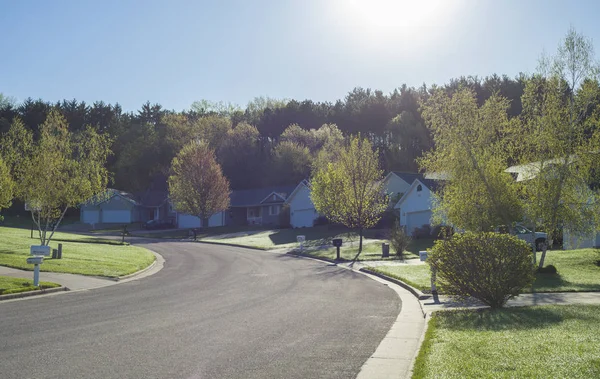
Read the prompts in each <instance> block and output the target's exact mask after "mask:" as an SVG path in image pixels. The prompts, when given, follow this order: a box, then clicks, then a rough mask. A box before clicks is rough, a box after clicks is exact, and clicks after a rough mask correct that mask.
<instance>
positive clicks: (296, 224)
mask: <svg viewBox="0 0 600 379" xmlns="http://www.w3.org/2000/svg"><path fill="white" fill-rule="evenodd" d="M292 213H293V214H292V215H291V217H290V224H291V225H292V227H293V228H302V227H307V228H310V227H312V226H313V225H314V222H315V216H316V213H315V210H314V209H300V210H295V211H293V212H292Z"/></svg>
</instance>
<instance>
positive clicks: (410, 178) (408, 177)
mask: <svg viewBox="0 0 600 379" xmlns="http://www.w3.org/2000/svg"><path fill="white" fill-rule="evenodd" d="M392 172H393V173H394V174H396V176H398V177H399V178H400V179H402V180H404V181H405V182H406V183H408V184H412V183H413V182H414V181H415V179H419V180H421V181H423V174H418V173H414V172H399V171H392ZM423 184H425V183H423Z"/></svg>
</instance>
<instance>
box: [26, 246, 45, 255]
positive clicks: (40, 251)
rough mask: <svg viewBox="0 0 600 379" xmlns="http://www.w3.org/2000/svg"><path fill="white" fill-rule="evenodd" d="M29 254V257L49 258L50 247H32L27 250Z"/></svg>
mask: <svg viewBox="0 0 600 379" xmlns="http://www.w3.org/2000/svg"><path fill="white" fill-rule="evenodd" d="M29 254H30V255H44V256H49V255H50V246H43V245H41V246H36V245H32V246H31V247H30V248H29Z"/></svg>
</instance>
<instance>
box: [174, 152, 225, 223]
mask: <svg viewBox="0 0 600 379" xmlns="http://www.w3.org/2000/svg"><path fill="white" fill-rule="evenodd" d="M171 171H172V175H171V176H170V177H169V193H170V197H171V200H172V201H173V205H174V206H175V209H177V210H178V211H180V212H184V213H188V214H191V215H195V216H198V217H199V218H200V219H201V220H202V226H203V227H208V220H209V218H210V216H212V215H214V214H215V213H218V212H221V211H224V210H226V209H227V208H229V194H230V191H229V181H228V180H227V178H226V177H225V176H224V175H223V172H222V171H221V166H219V164H218V163H217V160H216V157H215V152H214V150H213V149H211V148H210V146H209V145H208V144H207V143H206V142H205V141H192V142H190V143H188V144H187V145H185V146H184V147H183V149H181V151H180V152H179V154H177V156H176V157H175V158H174V159H173V163H172V165H171Z"/></svg>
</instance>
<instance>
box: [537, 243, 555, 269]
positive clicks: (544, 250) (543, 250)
mask: <svg viewBox="0 0 600 379" xmlns="http://www.w3.org/2000/svg"><path fill="white" fill-rule="evenodd" d="M548 245H552V240H547V241H546V243H545V244H544V248H543V249H542V256H541V257H540V265H539V268H542V267H544V260H545V259H546V251H547V250H548Z"/></svg>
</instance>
